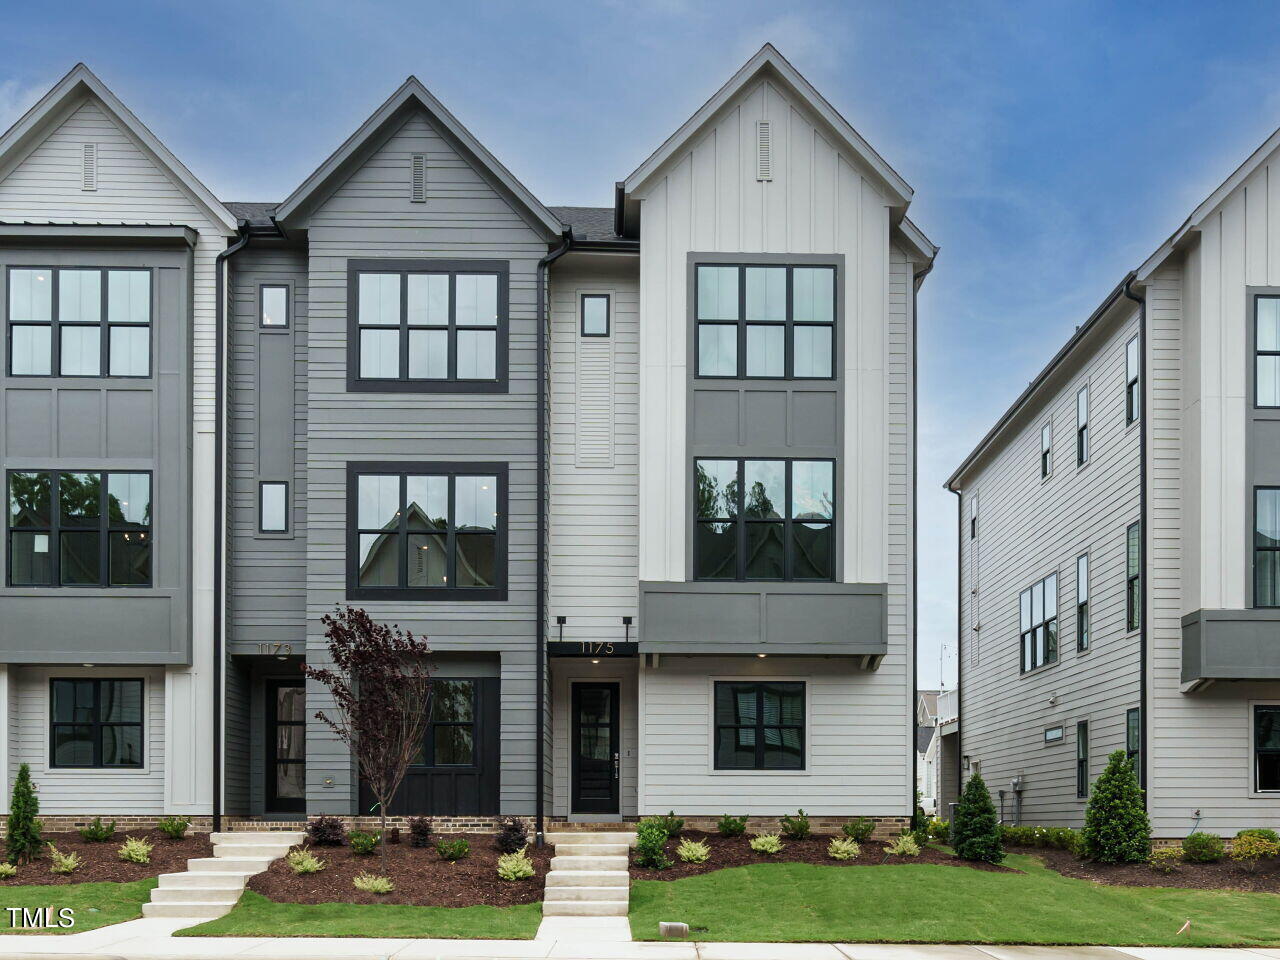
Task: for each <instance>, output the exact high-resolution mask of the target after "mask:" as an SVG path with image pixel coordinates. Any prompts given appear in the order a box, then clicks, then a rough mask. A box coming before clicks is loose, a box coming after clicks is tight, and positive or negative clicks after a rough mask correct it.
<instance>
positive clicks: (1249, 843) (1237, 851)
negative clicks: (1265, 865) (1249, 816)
mask: <svg viewBox="0 0 1280 960" xmlns="http://www.w3.org/2000/svg"><path fill="white" fill-rule="evenodd" d="M1274 856H1280V843H1276V842H1275V841H1274V840H1269V839H1267V838H1266V837H1260V836H1258V835H1257V834H1255V833H1251V834H1249V835H1248V836H1244V837H1242V836H1240V835H1239V834H1237V835H1236V838H1235V839H1234V840H1232V841H1231V859H1232V860H1234V861H1235V862H1236V863H1238V864H1240V866H1242V867H1244V868H1245V869H1246V870H1248V871H1249V872H1250V873H1253V872H1254V871H1255V870H1257V869H1258V861H1259V860H1263V859H1266V858H1268V857H1274Z"/></svg>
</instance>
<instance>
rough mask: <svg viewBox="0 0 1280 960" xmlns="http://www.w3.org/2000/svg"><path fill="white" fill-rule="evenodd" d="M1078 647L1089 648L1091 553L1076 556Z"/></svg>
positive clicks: (1082, 649) (1078, 648)
mask: <svg viewBox="0 0 1280 960" xmlns="http://www.w3.org/2000/svg"><path fill="white" fill-rule="evenodd" d="M1076 649H1077V650H1080V651H1085V650H1088V649H1089V555H1088V554H1087V553H1082V554H1081V555H1080V556H1078V557H1076Z"/></svg>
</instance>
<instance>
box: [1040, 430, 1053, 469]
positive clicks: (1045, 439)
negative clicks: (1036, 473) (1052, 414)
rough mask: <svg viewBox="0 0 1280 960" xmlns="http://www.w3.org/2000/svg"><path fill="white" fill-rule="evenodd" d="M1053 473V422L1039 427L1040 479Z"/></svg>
mask: <svg viewBox="0 0 1280 960" xmlns="http://www.w3.org/2000/svg"><path fill="white" fill-rule="evenodd" d="M1051 473H1053V423H1052V421H1050V422H1049V423H1046V424H1045V425H1044V426H1042V427H1041V428H1040V479H1041V480H1043V479H1045V478H1046V477H1048V476H1049V474H1051Z"/></svg>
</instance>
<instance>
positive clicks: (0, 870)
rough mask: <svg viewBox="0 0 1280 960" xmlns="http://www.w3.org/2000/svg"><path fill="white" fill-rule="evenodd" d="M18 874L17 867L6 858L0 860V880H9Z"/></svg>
mask: <svg viewBox="0 0 1280 960" xmlns="http://www.w3.org/2000/svg"><path fill="white" fill-rule="evenodd" d="M17 875H18V868H17V867H15V866H14V865H13V864H12V863H10V862H9V861H8V860H0V880H11V879H13V878H14V877H16V876H17Z"/></svg>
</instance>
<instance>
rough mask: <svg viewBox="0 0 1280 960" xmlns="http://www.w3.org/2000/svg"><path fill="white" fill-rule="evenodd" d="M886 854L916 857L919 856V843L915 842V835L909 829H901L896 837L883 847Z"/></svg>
mask: <svg viewBox="0 0 1280 960" xmlns="http://www.w3.org/2000/svg"><path fill="white" fill-rule="evenodd" d="M884 852H885V854H886V855H889V856H894V857H918V856H920V844H918V843H916V838H915V835H914V834H913V833H912V832H911V831H910V830H905V831H903V832H902V833H901V834H900V835H899V836H898V839H897V840H895V841H893V843H891V844H889V845H888V846H887V847H885V848H884Z"/></svg>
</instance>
